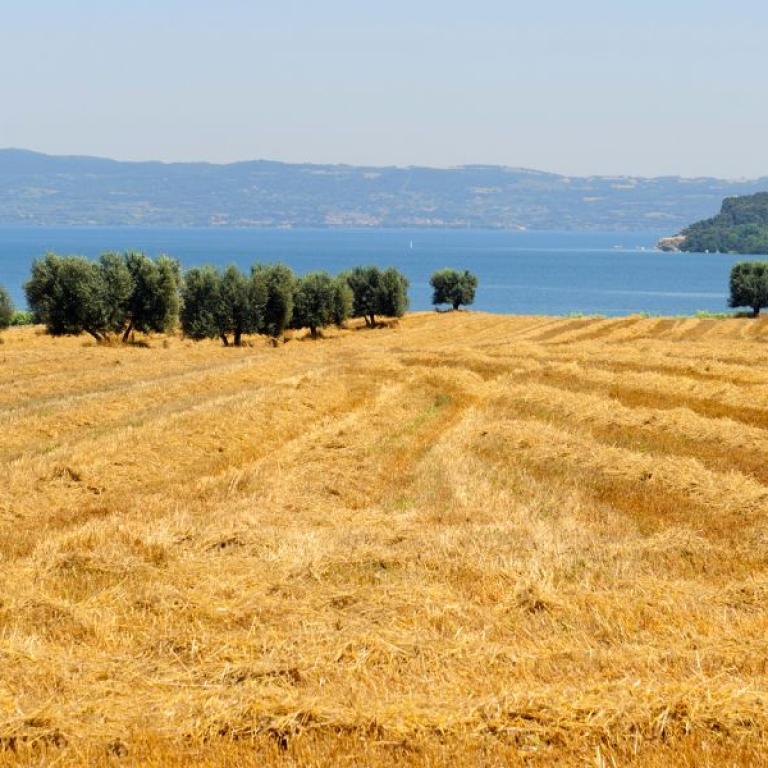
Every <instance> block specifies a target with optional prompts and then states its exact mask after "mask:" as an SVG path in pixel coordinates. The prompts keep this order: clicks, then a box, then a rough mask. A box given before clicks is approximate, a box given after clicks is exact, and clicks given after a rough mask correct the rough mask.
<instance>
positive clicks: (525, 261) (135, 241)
mask: <svg viewBox="0 0 768 768" xmlns="http://www.w3.org/2000/svg"><path fill="white" fill-rule="evenodd" d="M662 234H668V233H662V232H658V233H648V232H643V233H615V232H612V233H602V232H587V233H585V232H577V233H574V232H498V231H484V230H263V229H127V228H119V229H111V228H62V229H57V228H21V227H13V228H9V227H0V284H2V285H5V286H6V287H7V288H8V289H9V290H10V291H11V294H12V295H13V298H14V300H15V301H16V302H17V304H19V305H20V306H23V304H24V300H23V291H22V285H23V283H24V281H25V280H26V279H27V276H28V274H29V268H30V265H31V263H32V260H33V259H34V258H36V257H39V256H41V255H43V254H44V253H45V252H46V251H49V250H50V251H56V252H57V253H61V254H82V255H85V256H97V255H98V254H99V253H101V252H102V251H104V250H126V249H137V250H143V251H145V252H147V253H149V254H151V255H156V254H158V253H168V254H170V255H172V256H175V257H176V258H178V259H179V260H180V261H181V262H182V264H183V266H184V267H191V266H196V265H200V264H205V263H212V264H229V263H235V264H237V265H239V266H240V267H241V268H243V269H247V268H248V267H249V266H250V265H251V264H252V263H253V262H256V261H283V262H285V263H286V264H288V265H290V266H291V267H293V269H294V270H296V271H297V272H299V273H303V272H307V271H309V270H314V269H325V270H328V271H329V272H337V271H340V270H343V269H346V268H348V267H351V266H353V265H356V264H377V265H379V266H382V267H384V266H390V265H391V266H395V267H398V268H399V269H401V270H403V272H405V274H406V275H408V277H409V279H410V281H411V288H410V297H411V308H412V309H428V308H429V307H430V306H431V304H430V300H431V290H430V287H429V275H430V274H431V273H432V272H433V271H434V270H436V269H439V268H441V267H456V268H458V269H470V270H471V271H473V272H475V273H476V274H477V275H478V277H479V279H480V287H479V289H478V294H477V301H476V303H475V305H474V308H475V309H479V310H486V311H489V312H504V313H516V314H557V315H567V314H571V313H575V312H583V313H587V314H604V315H624V314H628V313H633V312H649V313H653V314H664V315H676V314H690V313H694V312H696V311H698V310H710V311H723V310H725V309H726V308H727V305H726V301H727V292H728V276H729V272H730V269H731V266H732V265H733V264H734V263H735V262H736V261H738V260H739V258H738V257H733V256H724V255H719V254H685V253H659V252H657V251H654V250H653V246H654V243H655V242H656V240H657V239H658V237H659V236H660V235H662Z"/></svg>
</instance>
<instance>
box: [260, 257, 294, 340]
mask: <svg viewBox="0 0 768 768" xmlns="http://www.w3.org/2000/svg"><path fill="white" fill-rule="evenodd" d="M251 281H252V290H254V291H263V295H264V311H263V315H262V318H261V324H260V329H259V330H260V331H262V332H263V333H266V334H267V335H269V336H271V337H272V338H273V339H277V338H279V337H280V336H282V335H283V334H284V333H285V329H286V328H288V327H290V325H291V318H292V316H293V292H294V283H295V282H296V278H295V276H294V274H293V271H292V270H291V269H290V268H289V267H286V266H285V265H284V264H257V265H256V266H254V267H253V269H252V272H251Z"/></svg>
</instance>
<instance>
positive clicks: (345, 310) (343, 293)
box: [331, 275, 354, 326]
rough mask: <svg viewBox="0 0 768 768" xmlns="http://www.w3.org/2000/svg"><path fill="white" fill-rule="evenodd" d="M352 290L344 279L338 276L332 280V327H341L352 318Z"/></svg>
mask: <svg viewBox="0 0 768 768" xmlns="http://www.w3.org/2000/svg"><path fill="white" fill-rule="evenodd" d="M353 298H354V297H353V295H352V289H351V288H350V287H349V283H348V282H347V280H346V277H343V276H341V275H340V276H338V277H336V278H334V280H333V308H332V311H331V320H332V322H333V324H334V325H337V326H342V325H343V324H344V323H345V322H346V321H347V319H348V318H350V317H351V316H352V302H353Z"/></svg>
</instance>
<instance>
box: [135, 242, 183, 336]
mask: <svg viewBox="0 0 768 768" xmlns="http://www.w3.org/2000/svg"><path fill="white" fill-rule="evenodd" d="M125 264H126V267H127V268H128V272H129V273H130V275H131V280H132V289H131V294H130V296H129V298H128V301H127V307H126V309H127V311H126V316H125V329H124V331H123V341H127V340H128V338H129V337H130V334H131V333H132V332H133V331H140V332H141V333H150V332H153V331H154V332H156V333H166V332H167V331H170V330H172V329H173V327H174V326H175V324H176V321H177V318H178V316H179V309H180V297H179V288H180V286H181V270H180V267H179V263H178V262H177V261H175V260H174V259H171V258H169V257H168V256H160V257H159V258H157V259H156V260H152V259H150V258H149V257H148V256H146V255H145V254H143V253H138V252H132V253H127V254H126V255H125Z"/></svg>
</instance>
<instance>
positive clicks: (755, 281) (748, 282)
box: [728, 261, 768, 317]
mask: <svg viewBox="0 0 768 768" xmlns="http://www.w3.org/2000/svg"><path fill="white" fill-rule="evenodd" d="M730 288H731V296H730V299H729V300H728V304H729V306H731V307H750V308H751V309H752V313H753V314H754V316H755V317H757V316H758V315H759V314H760V310H761V309H763V307H768V261H742V262H739V263H738V264H736V265H735V266H734V267H733V269H732V270H731V285H730Z"/></svg>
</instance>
